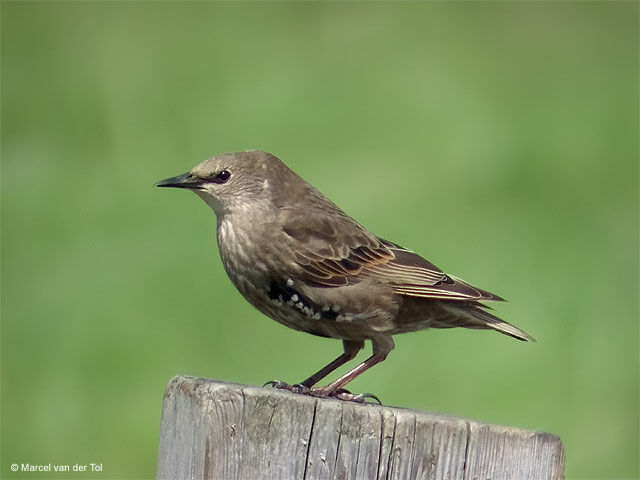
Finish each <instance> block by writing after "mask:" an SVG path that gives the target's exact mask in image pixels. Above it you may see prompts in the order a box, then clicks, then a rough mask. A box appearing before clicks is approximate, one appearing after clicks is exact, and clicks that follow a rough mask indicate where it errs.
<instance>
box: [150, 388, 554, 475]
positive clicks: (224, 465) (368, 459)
mask: <svg viewBox="0 0 640 480" xmlns="http://www.w3.org/2000/svg"><path fill="white" fill-rule="evenodd" d="M157 478H159V479H181V480H182V479H187V478H191V479H222V480H244V479H252V480H254V479H255V480H257V479H273V480H283V479H363V480H369V479H411V480H413V479H447V480H451V479H460V480H474V479H478V480H480V479H482V480H484V479H491V480H499V479H514V480H527V479H532V480H533V479H535V480H538V479H562V478H564V448H563V446H562V442H561V441H560V439H559V438H558V437H557V436H555V435H552V434H549V433H541V432H534V431H530V430H521V429H519V428H514V427H502V426H499V425H489V424H486V423H480V422H475V421H472V420H466V419H463V418H455V417H449V416H444V415H439V414H434V413H428V412H421V411H417V410H408V409H404V408H395V407H387V406H379V405H371V404H366V405H361V404H355V403H351V402H342V401H339V400H335V399H317V398H313V397H308V396H304V395H296V394H293V393H289V392H283V391H279V390H276V389H273V388H256V387H249V386H246V385H238V384H233V383H225V382H218V381H215V380H207V379H202V378H194V377H186V376H178V377H175V378H173V379H172V380H171V381H170V382H169V384H168V385H167V390H166V392H165V396H164V403H163V407H162V423H161V427H160V449H159V455H158V474H157Z"/></svg>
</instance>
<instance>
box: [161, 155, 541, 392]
mask: <svg viewBox="0 0 640 480" xmlns="http://www.w3.org/2000/svg"><path fill="white" fill-rule="evenodd" d="M156 185H157V186H159V187H178V188H186V189H189V190H192V191H193V192H195V193H196V194H197V195H198V196H199V197H200V198H202V199H203V200H204V201H205V203H206V204H207V205H209V206H210V207H211V208H212V209H213V211H214V212H215V214H216V217H217V238H218V248H219V250H220V256H221V258H222V263H223V265H224V268H225V270H226V272H227V275H228V276H229V278H230V279H231V281H232V282H233V284H234V285H235V286H236V288H237V289H238V290H239V291H240V293H241V294H242V295H243V296H244V297H245V298H246V299H247V300H248V301H249V302H250V303H251V304H252V305H253V306H254V307H256V308H257V309H258V310H260V311H261V312H262V313H264V314H265V315H267V316H269V317H271V318H273V319H274V320H276V321H278V322H280V323H282V324H284V325H286V326H287V327H290V328H293V329H295V330H300V331H302V332H307V333H311V334H313V335H319V336H321V337H330V338H337V339H340V340H342V343H343V346H344V353H343V354H342V355H340V356H339V357H338V358H336V359H335V360H334V361H332V362H331V363H329V364H328V365H327V366H326V367H324V368H322V369H321V370H319V371H318V372H317V373H315V374H313V375H311V376H310V377H309V378H307V379H306V380H304V381H303V382H301V383H300V384H297V385H294V386H291V385H288V384H284V383H282V382H276V386H277V387H280V388H287V389H289V390H292V391H297V392H301V393H308V394H311V395H315V396H319V397H326V396H336V397H338V398H342V399H348V400H361V399H362V396H358V395H352V394H350V393H349V392H347V391H346V390H344V386H345V385H346V384H347V383H348V382H350V381H351V380H353V379H354V378H355V377H357V376H358V375H360V374H361V373H362V372H364V371H365V370H367V369H369V368H371V367H372V366H374V365H376V364H377V363H380V362H382V361H383V360H384V359H385V358H387V355H388V354H389V352H390V351H391V350H392V349H393V347H394V343H393V335H395V334H397V333H404V332H413V331H416V330H422V329H426V328H451V327H465V328H477V329H493V330H497V331H498V332H501V333H504V334H506V335H509V336H511V337H514V338H517V339H518V340H523V341H527V340H533V338H532V337H531V336H529V335H528V334H527V333H525V332H524V331H522V330H520V329H519V328H517V327H515V326H514V325H511V324H510V323H507V322H505V321H503V320H501V319H499V318H497V317H496V316H494V315H492V314H491V313H489V312H487V311H486V308H487V307H485V306H484V305H483V304H482V303H480V302H481V301H489V300H491V301H495V300H502V298H500V297H498V296H497V295H494V294H493V293H489V292H487V291H485V290H481V289H479V288H476V287H473V286H471V285H469V284H468V283H466V282H464V281H462V280H460V279H459V278H456V277H454V276H452V275H448V274H446V273H444V272H443V271H442V270H440V269H439V268H438V267H436V266H435V265H433V264H432V263H430V262H428V261H427V260H425V259H424V258H422V257H421V256H419V255H418V254H416V253H414V252H412V251H411V250H407V249H406V248H404V247H401V246H400V245H398V244H396V243H393V242H389V241H387V240H384V239H382V238H380V237H378V236H376V235H374V234H373V233H371V232H369V231H368V230H367V229H366V228H364V227H363V226H362V225H360V224H359V223H358V222H356V221H355V220H354V219H353V218H351V217H350V216H348V215H347V214H346V213H344V212H343V211H342V210H341V209H340V208H339V207H338V206H336V205H335V204H334V203H333V202H331V201H330V200H329V199H327V198H326V197H325V196H324V195H323V194H322V193H320V192H319V191H318V190H316V189H315V188H314V187H313V186H311V185H310V184H308V183H307V182H305V181H304V180H303V179H302V178H300V177H299V176H298V175H297V174H296V173H294V172H293V171H292V170H291V169H289V167H287V166H286V165H285V164H284V163H282V162H281V161H280V160H279V159H278V158H277V157H275V156H273V155H271V154H269V153H266V152H261V151H248V152H238V153H223V154H220V155H217V156H215V157H212V158H210V159H208V160H206V161H204V162H203V163H201V164H200V165H197V166H196V167H194V168H193V169H192V170H190V171H189V172H187V173H185V174H183V175H179V176H177V177H173V178H168V179H166V180H162V181H160V182H158V183H157V184H156ZM365 340H371V343H372V346H373V355H372V356H371V357H369V358H368V359H367V360H365V361H364V362H363V363H361V364H359V365H357V366H356V367H355V368H353V369H352V370H350V371H349V372H347V373H346V374H344V375H343V376H341V377H340V378H338V379H337V380H335V381H333V382H332V383H330V384H329V385H327V386H325V387H316V388H312V387H314V385H316V384H317V383H318V382H319V381H320V380H321V379H323V378H324V377H326V376H327V375H328V374H330V373H331V372H333V371H334V370H335V369H337V368H338V367H340V366H341V365H343V364H345V363H346V362H348V361H349V360H352V359H353V358H355V356H356V354H357V353H358V352H359V351H360V350H361V349H362V348H364V342H365Z"/></svg>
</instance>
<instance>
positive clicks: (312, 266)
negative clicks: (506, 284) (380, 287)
mask: <svg viewBox="0 0 640 480" xmlns="http://www.w3.org/2000/svg"><path fill="white" fill-rule="evenodd" d="M283 231H284V233H285V234H286V235H287V236H288V237H289V239H290V245H289V246H290V248H291V250H290V251H291V252H292V253H293V254H294V258H295V262H296V264H297V265H298V267H300V269H301V271H302V276H303V279H304V281H305V282H306V283H308V284H310V285H312V286H319V287H339V286H345V285H349V284H353V283H357V282H359V281H360V280H362V279H363V278H365V277H371V278H374V279H376V280H377V281H379V282H382V283H385V284H388V285H389V286H390V287H391V288H393V290H395V291H396V292H397V293H398V294H401V295H407V296H412V297H424V298H434V299H442V300H472V301H478V300H502V298H500V297H498V296H497V295H494V294H492V293H489V292H487V291H484V290H481V289H479V288H476V287H473V286H471V285H469V284H468V283H466V282H464V281H462V280H460V279H458V278H455V277H452V276H450V275H447V274H446V273H444V272H443V271H442V270H440V269H439V268H438V267H436V266H435V265H433V264H432V263H431V262H429V261H427V260H425V259H424V258H422V257H421V256H420V255H418V254H416V253H414V252H412V251H410V250H407V249H405V248H402V247H400V246H399V245H396V244H394V243H391V242H388V241H386V240H383V239H381V238H379V237H376V236H375V235H373V234H372V233H370V232H368V231H367V230H366V229H365V228H364V227H362V226H361V225H360V224H358V223H357V222H356V221H355V220H353V219H351V218H350V217H348V216H347V215H346V214H344V213H342V211H338V212H335V211H334V212H327V213H324V212H321V213H320V214H319V215H318V214H317V212H314V213H313V214H312V213H310V214H309V216H304V217H303V216H298V215H296V216H289V217H288V218H286V220H285V222H284V228H283Z"/></svg>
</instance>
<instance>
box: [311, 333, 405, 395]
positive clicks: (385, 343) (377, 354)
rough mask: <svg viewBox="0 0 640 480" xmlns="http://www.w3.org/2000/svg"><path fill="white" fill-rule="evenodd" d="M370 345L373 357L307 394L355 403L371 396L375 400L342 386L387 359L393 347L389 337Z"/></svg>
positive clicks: (378, 339) (372, 341)
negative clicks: (333, 397) (332, 397)
mask: <svg viewBox="0 0 640 480" xmlns="http://www.w3.org/2000/svg"><path fill="white" fill-rule="evenodd" d="M371 343H372V345H373V355H371V356H370V357H369V358H367V359H366V360H365V361H364V362H362V363H361V364H360V365H358V366H356V367H355V368H353V369H351V370H349V371H348V372H347V373H345V374H344V375H342V376H341V377H340V378H338V379H337V380H334V381H333V382H331V383H330V384H329V385H327V386H326V387H320V388H314V389H312V390H311V391H310V392H309V393H310V394H311V395H314V396H318V397H328V396H335V397H337V398H339V399H341V400H351V401H356V402H362V401H364V400H365V399H366V398H367V397H369V396H372V397H374V398H376V399H377V397H375V395H370V394H360V395H354V394H352V393H350V392H348V391H346V390H344V386H345V385H346V384H347V383H349V382H350V381H352V380H353V379H354V378H356V377H357V376H358V375H360V374H361V373H363V372H365V371H366V370H369V369H370V368H371V367H373V366H374V365H377V364H378V363H380V362H382V361H383V360H384V359H385V358H387V355H389V352H390V351H391V350H392V349H393V347H394V343H393V338H391V336H388V337H381V338H376V339H371ZM378 401H379V400H378Z"/></svg>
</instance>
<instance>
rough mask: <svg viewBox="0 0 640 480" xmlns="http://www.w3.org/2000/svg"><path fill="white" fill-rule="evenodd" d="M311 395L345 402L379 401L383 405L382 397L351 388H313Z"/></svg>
mask: <svg viewBox="0 0 640 480" xmlns="http://www.w3.org/2000/svg"><path fill="white" fill-rule="evenodd" d="M309 395H313V396H314V397H320V398H327V397H329V398H337V399H338V400H342V401H344V402H355V403H377V404H378V405H382V402H381V401H380V399H379V398H378V397H377V396H375V395H374V394H373V393H351V392H350V391H349V390H347V389H344V388H341V389H339V390H335V391H331V390H329V389H328V388H326V387H320V388H313V389H311V391H310V392H309Z"/></svg>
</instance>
